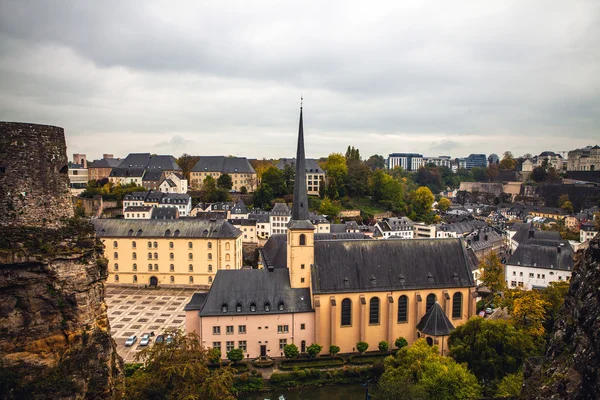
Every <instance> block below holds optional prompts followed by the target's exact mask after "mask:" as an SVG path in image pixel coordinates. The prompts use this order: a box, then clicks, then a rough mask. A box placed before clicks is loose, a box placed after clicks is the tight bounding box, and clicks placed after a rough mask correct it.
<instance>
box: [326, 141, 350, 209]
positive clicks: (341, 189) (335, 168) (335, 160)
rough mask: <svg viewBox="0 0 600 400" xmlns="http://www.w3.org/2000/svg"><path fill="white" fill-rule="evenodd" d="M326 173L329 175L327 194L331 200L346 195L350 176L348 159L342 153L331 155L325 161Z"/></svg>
mask: <svg viewBox="0 0 600 400" xmlns="http://www.w3.org/2000/svg"><path fill="white" fill-rule="evenodd" d="M324 169H325V172H326V174H327V194H328V196H329V198H330V199H332V200H335V199H337V198H338V197H344V196H345V195H346V189H345V182H346V178H347V176H348V165H347V164H346V158H345V157H344V156H343V155H341V154H340V153H331V154H330V155H329V157H327V161H325V168H324Z"/></svg>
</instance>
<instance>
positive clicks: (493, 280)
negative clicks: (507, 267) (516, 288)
mask: <svg viewBox="0 0 600 400" xmlns="http://www.w3.org/2000/svg"><path fill="white" fill-rule="evenodd" d="M479 268H480V269H481V270H482V272H481V277H480V279H481V281H482V282H483V284H484V285H485V286H487V287H488V289H490V290H491V291H492V292H493V293H498V292H501V291H503V290H504V289H506V280H505V277H504V265H502V263H501V262H500V258H498V254H496V252H495V251H491V252H489V253H488V255H487V256H485V257H484V258H483V259H482V260H481V262H480V263H479Z"/></svg>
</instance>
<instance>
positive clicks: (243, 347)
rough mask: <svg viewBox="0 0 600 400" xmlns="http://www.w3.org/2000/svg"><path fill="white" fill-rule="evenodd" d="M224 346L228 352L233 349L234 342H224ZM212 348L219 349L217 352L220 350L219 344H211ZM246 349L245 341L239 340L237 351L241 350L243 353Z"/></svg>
mask: <svg viewBox="0 0 600 400" xmlns="http://www.w3.org/2000/svg"><path fill="white" fill-rule="evenodd" d="M225 344H226V349H227V352H230V351H231V350H233V349H234V346H235V342H234V341H233V340H231V341H227V342H225ZM213 348H214V349H219V351H220V350H221V342H213ZM247 348H248V344H247V342H246V341H245V340H240V341H239V342H238V349H240V350H242V351H243V352H246V351H247V350H246V349H247Z"/></svg>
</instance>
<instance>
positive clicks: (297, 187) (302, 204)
mask: <svg viewBox="0 0 600 400" xmlns="http://www.w3.org/2000/svg"><path fill="white" fill-rule="evenodd" d="M306 220H308V194H307V191H306V159H305V156H304V127H303V123H302V101H301V102H300V125H299V126H298V149H297V151H296V177H295V178H294V205H293V208H292V221H306Z"/></svg>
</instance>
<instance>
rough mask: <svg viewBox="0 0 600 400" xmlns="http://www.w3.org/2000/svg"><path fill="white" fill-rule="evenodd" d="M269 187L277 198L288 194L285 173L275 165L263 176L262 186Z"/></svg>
mask: <svg viewBox="0 0 600 400" xmlns="http://www.w3.org/2000/svg"><path fill="white" fill-rule="evenodd" d="M263 185H268V186H269V187H270V188H271V190H272V191H273V195H274V196H275V197H281V196H283V195H284V194H286V193H287V188H286V186H285V180H284V179H283V172H282V171H280V170H279V168H277V167H275V166H274V165H272V166H270V167H269V168H267V169H266V170H265V171H264V172H263V174H262V180H261V186H263Z"/></svg>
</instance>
